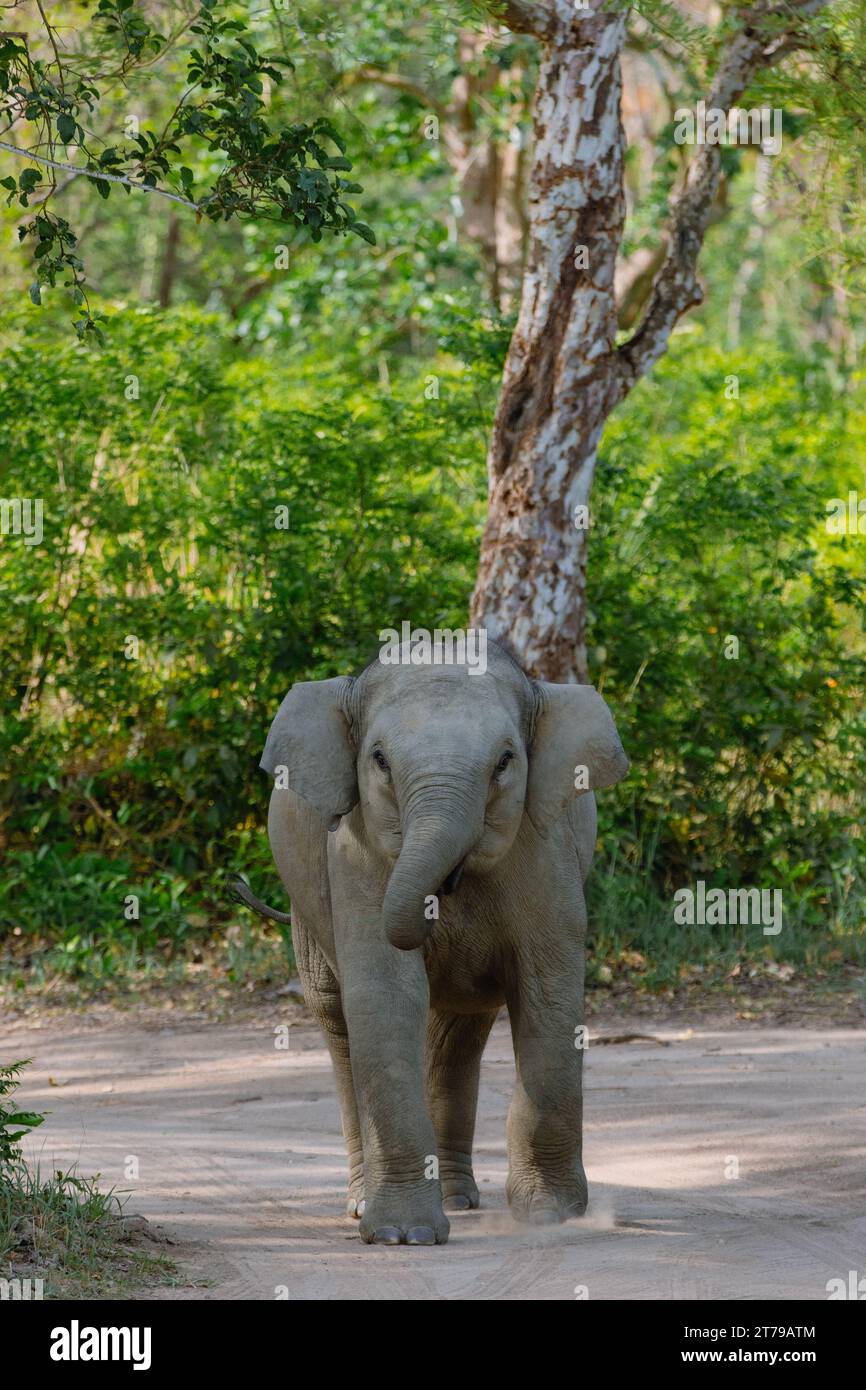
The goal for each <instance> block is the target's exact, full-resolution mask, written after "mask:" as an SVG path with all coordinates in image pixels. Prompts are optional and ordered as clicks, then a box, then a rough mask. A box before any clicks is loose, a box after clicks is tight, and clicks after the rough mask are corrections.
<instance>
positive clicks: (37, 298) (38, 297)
mask: <svg viewBox="0 0 866 1390" xmlns="http://www.w3.org/2000/svg"><path fill="white" fill-rule="evenodd" d="M30 298H31V299H32V300H33V303H34V304H41V303H42V291H41V290H40V288H39V285H38V283H37V282H36V281H35V280H34V281H33V284H32V285H31V286H30Z"/></svg>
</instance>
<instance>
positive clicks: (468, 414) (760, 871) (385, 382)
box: [0, 300, 866, 981]
mask: <svg viewBox="0 0 866 1390" xmlns="http://www.w3.org/2000/svg"><path fill="white" fill-rule="evenodd" d="M26 313H27V311H26V309H24V308H23V307H20V308H12V309H11V311H10V316H9V318H8V319H7V323H8V327H7V329H6V332H5V339H4V344H3V346H4V358H5V361H6V363H7V367H8V370H7V373H6V375H5V377H4V379H3V382H2V383H0V440H2V458H3V470H4V472H3V488H2V490H3V492H4V494H5V495H7V496H15V495H18V496H29V497H41V498H42V499H43V501H44V530H45V536H44V541H43V544H42V545H40V546H35V547H31V548H28V547H26V546H25V545H24V541H23V537H14V536H6V537H4V539H3V543H2V546H0V602H2V603H3V608H4V613H5V615H6V621H5V624H4V631H3V644H4V645H3V651H2V659H3V663H4V668H5V669H6V670H7V672H8V677H9V679H8V681H7V687H6V688H7V693H8V696H9V699H8V703H7V707H6V711H5V717H4V721H3V725H2V730H0V748H2V753H3V757H2V759H0V763H2V767H3V768H4V772H3V773H2V776H0V817H2V826H3V835H4V838H5V850H6V854H7V865H8V869H7V874H6V876H5V881H4V885H3V888H2V890H0V929H5V930H6V932H7V933H11V932H13V931H17V933H18V935H17V936H14V937H11V936H10V937H9V938H8V941H9V945H10V949H12V948H14V950H13V955H14V957H15V958H16V959H20V958H21V952H22V951H29V952H30V956H29V960H30V969H31V972H32V971H37V972H39V971H41V972H43V974H50V973H51V972H56V971H61V972H63V973H65V974H67V975H71V976H76V975H78V976H82V977H86V978H88V979H91V980H96V981H100V980H103V981H104V980H106V979H108V978H110V977H111V976H112V975H116V974H118V973H122V972H123V971H125V970H127V969H132V968H133V967H136V966H140V965H141V964H142V963H143V962H144V961H146V960H147V958H148V957H149V956H152V955H154V954H156V955H163V956H165V955H166V953H168V954H169V955H174V954H181V955H182V954H184V953H187V954H188V953H189V952H194V951H196V950H198V949H199V948H200V947H202V945H203V944H204V943H206V941H207V939H208V937H209V936H211V935H212V934H213V933H214V931H215V930H223V929H224V928H225V927H226V925H227V924H228V923H229V922H230V921H233V920H236V917H237V913H236V910H235V909H232V908H230V907H229V906H228V905H227V903H226V899H225V895H224V888H223V883H224V876H225V873H226V871H243V872H245V873H246V874H247V875H248V876H249V877H250V880H251V881H252V882H253V884H254V886H256V888H257V889H258V890H260V891H262V892H263V894H264V895H265V896H268V895H269V894H273V893H274V891H277V892H278V890H275V889H274V875H273V869H272V867H271V865H270V861H269V856H268V852H267V847H266V845H265V843H264V839H263V835H262V831H261V827H262V824H263V820H264V807H265V801H266V786H265V784H264V778H263V775H262V774H261V772H260V771H259V770H258V767H257V764H258V758H259V755H260V752H261V748H262V745H263V741H264V736H265V733H266V730H267V727H268V724H269V721H270V719H271V717H272V715H273V712H274V710H275V708H276V706H277V704H278V703H279V701H280V699H281V698H282V696H283V694H284V693H285V691H286V689H287V688H288V686H289V685H290V684H291V683H292V682H293V681H295V680H298V679H306V678H315V677H320V676H329V675H333V674H337V673H339V672H343V671H347V670H352V669H356V668H357V667H359V666H360V665H362V664H363V663H364V662H366V660H367V659H368V658H369V657H370V655H371V654H372V652H373V651H374V650H375V648H376V646H377V635H378V632H379V630H380V629H381V628H382V627H385V626H395V625H398V624H399V622H400V621H401V620H402V619H403V618H405V617H407V616H410V617H411V618H412V620H413V621H416V622H419V623H423V624H424V625H425V626H429V627H434V626H437V625H454V624H459V623H460V622H461V621H463V620H464V618H465V609H466V603H467V600H468V595H469V592H470V590H471V586H472V581H473V577H474V566H475V560H476V555H477V544H478V537H479V534H480V528H481V524H482V520H483V498H484V490H485V484H484V450H485V442H486V432H487V426H488V421H489V419H490V411H491V405H492V392H493V390H494V389H495V378H496V375H497V371H498V365H499V359H500V358H501V353H502V350H503V347H504V343H505V340H506V336H507V335H506V333H505V332H503V330H502V327H501V326H499V325H492V326H490V325H488V326H486V327H485V326H483V325H481V324H479V323H478V322H477V321H476V320H474V319H472V318H467V317H466V316H465V315H461V313H460V312H459V309H458V306H457V304H456V303H455V302H451V303H447V302H445V301H444V300H440V301H435V302H433V301H431V305H430V307H429V309H428V310H427V312H426V329H425V334H426V337H425V341H426V342H427V343H429V344H430V345H431V351H432V345H433V344H434V343H435V338H436V337H437V336H438V337H440V338H441V341H442V345H443V348H444V347H447V349H448V352H447V354H446V353H445V352H442V353H440V355H438V356H432V355H431V356H428V357H427V358H426V359H424V358H422V357H420V356H419V357H416V358H414V359H412V358H406V357H403V358H399V357H392V358H391V359H390V360H391V363H392V368H393V372H392V374H389V376H388V377H387V378H386V379H383V378H382V377H381V375H380V374H379V373H377V371H376V367H375V363H376V360H377V358H376V356H375V355H374V356H373V358H372V361H371V359H370V355H369V354H366V353H365V352H363V351H361V350H359V349H358V347H357V344H356V345H355V346H354V347H353V346H352V345H351V344H348V343H346V342H345V341H341V342H340V346H339V350H338V351H335V349H334V341H335V340H334V337H333V334H334V333H335V332H336V329H335V328H334V327H333V326H332V325H330V324H328V323H327V322H326V323H324V324H320V325H319V328H318V331H317V334H313V333H310V334H308V335H307V336H306V338H305V339H304V341H303V342H302V343H301V344H296V345H294V347H293V348H292V349H291V350H290V349H289V347H288V346H287V348H286V351H285V354H284V353H283V351H282V349H280V350H275V347H274V343H273V341H271V342H269V343H267V344H266V345H265V346H264V348H261V349H255V350H251V349H249V348H248V347H247V346H246V345H245V344H244V343H243V341H241V342H238V341H237V340H236V339H235V340H232V338H231V336H230V335H229V334H228V333H227V332H226V331H225V329H226V324H225V321H224V320H221V319H220V318H218V317H216V316H212V315H206V314H203V313H201V312H199V311H197V310H193V309H183V310H178V311H172V312H171V313H169V314H165V315H157V314H155V313H152V312H149V311H143V310H140V311H136V312H132V311H127V312H119V313H117V314H116V316H115V327H114V331H113V332H112V335H111V339H110V341H109V343H108V344H107V345H106V347H105V349H104V350H102V351H101V353H100V354H99V356H98V357H97V356H96V355H94V354H88V353H83V352H82V351H81V350H80V349H79V348H78V347H77V346H76V345H75V344H74V343H72V342H67V341H65V340H64V339H63V338H62V337H58V333H57V331H56V330H55V328H54V326H53V324H52V321H51V320H50V318H49V319H41V320H40V323H41V324H42V325H43V327H42V331H41V332H40V333H38V334H37V333H34V332H33V331H32V329H31V327H30V324H29V323H27V321H26V319H25V315H26ZM828 362H829V359H828V358H827V357H826V355H823V356H822V355H821V354H820V353H818V354H813V355H812V356H811V357H810V358H804V357H803V356H802V355H796V354H786V353H784V352H783V351H781V350H771V349H769V348H767V347H766V345H764V344H762V345H761V347H760V349H759V350H758V349H755V348H754V347H752V346H747V347H744V348H743V349H741V351H740V352H739V354H738V355H737V356H736V357H732V356H730V355H726V354H723V353H721V352H720V351H719V350H718V349H715V348H711V347H709V346H708V344H707V341H706V338H705V337H704V336H703V335H702V333H701V332H700V330H698V329H693V330H692V331H690V332H687V333H682V334H680V335H678V337H677V338H676V340H675V344H674V348H673V351H672V353H671V355H670V357H669V359H667V361H666V362H665V363H664V364H662V365H661V366H660V367H659V368H658V369H657V371H656V373H655V374H654V376H653V378H652V380H651V381H648V382H646V383H644V384H643V385H642V386H641V387H640V388H639V389H638V390H637V391H636V392H635V393H634V395H633V397H632V398H631V399H630V400H629V402H628V403H627V405H626V406H625V408H624V409H623V410H622V411H621V412H620V413H619V414H618V415H617V416H616V417H615V418H614V420H613V421H612V422H611V425H610V427H609V429H608V432H607V435H606V438H605V442H604V445H603V448H602V451H601V455H600V460H599V471H598V478H597V483H596V491H595V494H594V496H595V499H596V501H595V503H594V507H593V532H592V540H591V547H590V601H591V612H590V641H591V658H592V663H593V666H592V678H593V680H595V681H596V682H597V683H598V684H599V685H600V686H601V687H602V688H603V690H604V693H605V695H606V697H607V698H608V699H609V700H610V702H611V704H612V706H613V708H614V710H615V713H616V716H617V720H618V723H619V725H620V728H621V731H622V733H623V739H624V742H625V745H626V748H627V750H628V753H629V756H630V758H631V761H632V768H633V771H632V774H631V776H630V778H629V779H628V781H627V782H626V783H625V784H623V785H622V786H621V787H620V788H618V789H617V792H616V793H610V794H605V795H604V796H603V797H602V798H601V799H600V801H601V816H602V819H601V828H600V836H601V840H602V844H603V847H604V853H603V855H602V856H601V862H600V865H599V868H598V871H597V873H596V875H595V881H594V885H593V894H594V903H595V917H596V920H597V922H598V931H599V937H598V939H599V942H600V943H602V945H603V946H604V949H605V950H607V949H608V945H609V943H610V942H611V941H613V940H618V941H619V942H620V944H622V943H623V942H624V941H625V942H628V943H629V945H630V948H631V949H634V950H636V951H638V952H640V951H643V952H644V953H648V954H649V955H650V956H651V957H652V959H653V960H654V961H655V962H656V967H654V968H657V970H658V972H659V973H658V976H657V977H656V976H652V975H651V974H650V975H649V976H648V978H650V979H655V978H658V979H661V978H662V977H663V976H664V977H665V978H668V977H669V975H670V970H669V969H668V965H667V964H665V962H667V961H668V960H669V958H670V957H671V955H673V956H674V957H675V958H676V959H681V953H682V950H683V942H682V940H678V941H677V942H676V943H674V944H672V942H671V928H670V914H671V907H670V903H671V894H672V891H673V890H674V889H675V888H676V887H680V886H683V885H684V884H690V883H692V882H694V880H695V879H696V878H698V877H706V878H708V879H709V878H710V877H711V878H712V881H713V883H715V884H728V883H730V884H732V885H733V884H748V883H754V884H760V885H765V886H766V885H767V884H768V883H770V882H771V883H772V884H773V885H776V886H781V887H782V888H783V890H784V902H785V916H786V923H788V924H790V926H791V928H792V930H791V932H789V931H788V930H787V928H786V932H785V933H783V936H782V937H781V938H779V940H778V941H775V940H771V939H763V938H761V939H760V940H759V941H758V942H757V943H755V942H751V943H749V942H745V943H744V941H743V939H742V935H741V936H740V938H738V937H737V936H736V934H734V935H732V936H731V937H730V939H729V945H728V946H724V947H723V943H722V942H721V938H720V937H714V936H713V933H711V932H709V931H708V930H707V931H706V933H705V942H704V946H705V949H707V950H709V951H713V950H716V951H717V953H719V954H720V958H721V956H724V958H725V959H727V958H728V956H730V958H731V959H735V958H737V953H738V952H740V951H742V950H747V951H748V952H750V953H751V955H752V956H754V955H756V954H757V955H761V954H762V955H763V956H765V957H766V958H767V959H773V958H777V957H778V956H779V954H780V952H788V953H789V955H790V954H791V953H793V954H794V955H795V956H797V958H798V959H801V960H802V961H803V962H806V963H809V964H810V965H815V963H816V962H817V961H818V960H819V959H820V958H821V957H822V953H823V956H828V955H830V956H831V958H835V959H837V960H843V961H855V960H857V959H859V958H860V955H861V953H862V940H863V932H862V903H863V882H864V878H866V873H864V852H863V840H862V837H861V835H860V831H859V826H858V824H857V821H858V797H859V789H860V787H861V786H862V781H863V776H864V772H866V766H864V748H866V740H864V738H863V733H864V730H863V713H862V710H863V687H864V675H866V672H864V642H863V634H862V612H863V607H862V591H863V584H864V579H866V559H864V555H863V542H862V538H860V539H858V538H857V537H833V536H828V535H827V533H826V530H825V526H824V521H825V516H826V506H827V502H828V500H829V499H830V498H831V497H834V496H840V497H844V496H846V495H847V492H848V490H849V488H852V487H858V486H859V487H860V488H861V490H862V462H861V459H860V439H861V438H862V434H863V426H864V412H866V397H864V388H863V382H862V380H861V379H859V378H856V377H855V378H850V379H847V380H846V379H843V380H841V381H840V379H839V377H838V374H837V373H836V372H835V371H833V372H828V371H827V370H826V367H827V365H828ZM732 376H736V377H738V380H739V397H738V398H736V399H728V398H727V396H726V385H727V383H728V382H729V380H730V378H731V377H732ZM431 382H435V385H436V390H438V395H436V394H435V391H434V392H432V393H431V390H430V383H431ZM286 509H287V510H286ZM730 636H736V637H737V639H738V642H739V655H738V658H737V659H728V658H727V657H726V654H725V642H726V638H728V637H730ZM131 894H132V895H135V896H136V897H137V898H138V900H139V904H140V914H139V917H138V918H137V919H133V920H130V919H129V917H128V916H127V915H125V908H124V904H125V902H126V899H127V898H128V896H129V895H131ZM626 904H630V907H629V909H628V911H626V910H625V905H626ZM278 946H279V943H278ZM279 949H281V950H282V949H284V947H283V946H279ZM690 949H695V948H694V946H691V947H690ZM257 950H258V947H257V946H256V945H255V943H252V942H251V941H248V940H246V938H244V937H239V938H238V939H236V940H235V939H234V938H233V939H232V942H231V943H230V949H229V956H230V959H229V960H228V964H229V967H230V969H231V971H232V972H233V973H234V974H235V975H240V974H241V973H243V971H244V969H245V968H246V966H247V964H248V963H249V962H251V961H252V958H253V957H254V956H255V955H256V951H257ZM725 952H727V953H728V955H725ZM833 952H837V953H838V954H837V955H836V956H835V957H832V953H833ZM256 968H258V967H256ZM268 968H270V967H268Z"/></svg>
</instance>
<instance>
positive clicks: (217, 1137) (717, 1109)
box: [0, 1007, 866, 1299]
mask: <svg viewBox="0 0 866 1390" xmlns="http://www.w3.org/2000/svg"><path fill="white" fill-rule="evenodd" d="M298 1012H299V1010H298V1009H297V1007H295V1009H294V1013H295V1015H297V1014H298ZM268 1013H269V1017H267V1018H265V1017H263V1018H262V1021H261V1023H249V1022H244V1023H242V1024H235V1025H220V1024H211V1023H206V1022H195V1021H194V1020H190V1019H180V1020H177V1021H173V1022H172V1025H171V1026H170V1027H152V1028H141V1027H138V1028H136V1027H135V1026H133V1025H132V1023H131V1022H128V1023H126V1024H111V1025H108V1026H106V1025H104V1024H100V1025H98V1026H87V1023H86V1021H82V1020H81V1019H80V1018H79V1019H74V1020H72V1021H68V1022H66V1023H63V1024H61V1023H58V1022H57V1021H54V1022H52V1023H51V1024H50V1025H48V1026H43V1027H27V1026H25V1027H24V1028H20V1027H19V1028H16V1029H15V1030H14V1032H13V1033H11V1034H8V1035H7V1036H5V1037H4V1036H3V1035H2V1032H0V1055H2V1056H11V1054H12V1053H14V1054H15V1056H16V1057H20V1056H28V1055H29V1056H32V1057H33V1058H34V1065H33V1066H32V1067H31V1068H29V1070H28V1075H27V1085H26V1093H25V1092H23V1091H22V1101H23V1102H25V1103H26V1104H27V1105H28V1106H32V1107H33V1108H36V1109H47V1110H50V1111H51V1115H50V1118H49V1120H48V1121H47V1122H46V1124H45V1126H44V1128H43V1129H42V1131H41V1132H40V1135H39V1136H38V1137H34V1140H33V1141H32V1143H31V1146H30V1152H31V1154H32V1155H33V1156H36V1155H39V1156H40V1157H41V1161H42V1162H43V1164H47V1163H49V1162H50V1163H55V1164H57V1165H60V1164H61V1163H62V1164H68V1163H70V1162H73V1161H74V1162H77V1163H78V1164H79V1165H80V1167H81V1168H82V1170H85V1171H86V1172H88V1173H97V1172H98V1173H100V1174H101V1175H102V1181H103V1184H104V1185H106V1186H107V1185H111V1184H113V1185H116V1186H117V1187H118V1188H121V1189H125V1190H129V1191H130V1192H131V1194H132V1195H131V1197H130V1200H129V1203H128V1206H127V1211H128V1212H139V1213H141V1214H143V1215H144V1216H145V1217H147V1218H148V1220H149V1221H150V1222H153V1223H159V1224H160V1225H161V1226H163V1227H164V1228H165V1231H166V1232H167V1234H168V1235H169V1236H170V1237H171V1239H172V1240H173V1241H174V1242H175V1244H174V1245H173V1246H171V1247H168V1250H167V1253H169V1254H170V1255H171V1256H172V1257H173V1258H174V1259H175V1260H176V1261H177V1263H178V1266H179V1269H180V1272H181V1280H182V1284H183V1286H182V1287H175V1288H171V1287H168V1288H159V1289H155V1290H153V1291H152V1292H151V1293H149V1294H148V1296H149V1297H155V1298H187V1299H189V1298H202V1299H273V1298H275V1297H277V1296H283V1297H285V1296H286V1292H287V1294H288V1297H289V1298H291V1299H574V1298H576V1297H589V1298H590V1299H634V1298H662V1299H683V1298H698V1299H755V1298H770V1299H792V1298H803V1299H826V1297H827V1292H826V1284H827V1281H828V1279H831V1278H836V1277H843V1278H846V1279H847V1276H848V1271H849V1270H852V1269H854V1270H858V1271H859V1272H860V1274H861V1275H866V1162H864V1160H866V1029H862V1028H858V1029H851V1028H813V1027H806V1028H783V1027H770V1028H754V1027H751V1026H748V1025H743V1024H728V1023H719V1024H715V1025H714V1024H707V1023H699V1024H697V1025H696V1026H695V1028H694V1030H693V1031H692V1030H688V1029H687V1030H685V1031H683V1029H682V1026H681V1025H677V1024H675V1023H672V1024H671V1025H670V1026H662V1025H659V1024H655V1025H654V1026H653V1030H652V1031H653V1033H654V1035H655V1036H657V1037H659V1038H662V1039H664V1040H665V1041H666V1042H667V1043H668V1046H666V1047H662V1046H658V1045H656V1044H654V1043H652V1042H639V1043H635V1042H632V1043H627V1044H621V1045H616V1046H592V1045H590V1049H589V1052H588V1058H587V1071H586V1087H585V1090H586V1102H585V1111H586V1129H585V1161H586V1167H587V1173H588V1176H589V1182H590V1200H591V1205H590V1210H589V1212H588V1214H587V1216H586V1217H585V1218H584V1219H583V1220H581V1221H572V1222H569V1223H568V1224H567V1225H565V1226H562V1227H557V1228H554V1229H553V1230H549V1229H547V1230H540V1231H539V1230H526V1229H525V1228H522V1227H518V1226H516V1225H515V1224H514V1223H513V1222H512V1221H511V1218H510V1217H509V1215H508V1212H507V1208H506V1205H505V1197H504V1186H505V1176H506V1154H505V1115H506V1110H507V1107H508V1101H509V1095H510V1091H511V1085H512V1078H513V1062H512V1057H511V1046H510V1039H509V1035H508V1031H507V1025H506V1023H505V1021H504V1020H500V1021H499V1023H498V1024H497V1026H496V1029H495V1031H494V1034H493V1036H492V1038H491V1040H490V1043H489V1045H488V1048H487V1052H486V1054H485V1059H484V1064H483V1077H482V1088H481V1103H480V1111H479V1126H478V1135H477V1142H476V1170H475V1171H476V1176H477V1178H478V1182H479V1186H480V1188H481V1193H482V1201H483V1209H482V1210H481V1211H480V1212H467V1213H461V1214H458V1215H453V1216H452V1217H451V1240H450V1242H449V1244H448V1245H447V1246H440V1247H436V1248H432V1249H430V1248H426V1249H425V1248H418V1249H407V1248H406V1247H402V1248H382V1247H368V1246H364V1245H363V1244H362V1243H361V1241H360V1240H359V1238H358V1234H357V1226H356V1224H355V1223H353V1222H350V1221H348V1220H347V1219H346V1218H345V1217H344V1216H343V1214H342V1212H343V1201H344V1158H343V1150H342V1143H341V1138H340V1130H339V1117H338V1111H337V1104H336V1100H335V1097H334V1088H333V1083H332V1079H331V1073H330V1065H329V1061H328V1057H327V1054H326V1052H325V1049H324V1047H323V1046H322V1044H321V1041H320V1038H319V1035H318V1033H317V1032H316V1030H315V1028H314V1027H313V1026H312V1025H311V1024H309V1023H308V1022H306V1021H304V1020H303V1019H300V1020H298V1021H296V1022H294V1023H293V1025H292V1026H291V1028H290V1031H289V1047H288V1050H286V1051H280V1050H277V1049H276V1048H275V1046H274V1041H275V1039H274V1027H275V1026H276V1024H275V1021H274V1017H273V1013H272V1012H271V1011H268ZM287 1017H289V1014H287ZM278 1022H279V1020H277V1023H278ZM635 1026H636V1025H635V1024H634V1022H633V1021H632V1022H630V1021H629V1020H627V1019H621V1020H612V1021H611V1020H605V1023H604V1025H603V1026H601V1027H600V1028H599V1035H608V1036H610V1035H612V1034H616V1033H620V1032H626V1031H629V1030H631V1029H634V1028H635ZM638 1026H640V1025H638ZM131 1159H134V1160H137V1171H138V1177H137V1178H136V1179H133V1180H130V1179H129V1178H128V1176H127V1173H128V1172H130V1171H132V1169H131V1168H130V1166H129V1164H130V1160H131ZM735 1161H736V1163H738V1165H739V1176H738V1177H733V1176H728V1175H729V1174H732V1173H733V1172H734V1171H735Z"/></svg>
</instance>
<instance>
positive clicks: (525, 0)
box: [487, 0, 556, 39]
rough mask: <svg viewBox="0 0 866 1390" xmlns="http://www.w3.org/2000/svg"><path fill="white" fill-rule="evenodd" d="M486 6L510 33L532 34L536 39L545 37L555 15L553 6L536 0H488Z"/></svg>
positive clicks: (492, 15)
mask: <svg viewBox="0 0 866 1390" xmlns="http://www.w3.org/2000/svg"><path fill="white" fill-rule="evenodd" d="M487 8H488V10H489V11H490V15H491V17H492V18H493V19H495V20H497V21H498V22H499V23H500V24H504V25H505V27H506V29H510V30H511V32H512V34H533V35H534V36H535V38H537V39H543V38H544V37H545V35H546V34H547V32H548V30H549V29H550V25H551V23H552V21H553V20H554V19H555V17H556V16H555V13H554V6H551V5H542V4H539V3H536V0H489V3H488V6H487Z"/></svg>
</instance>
